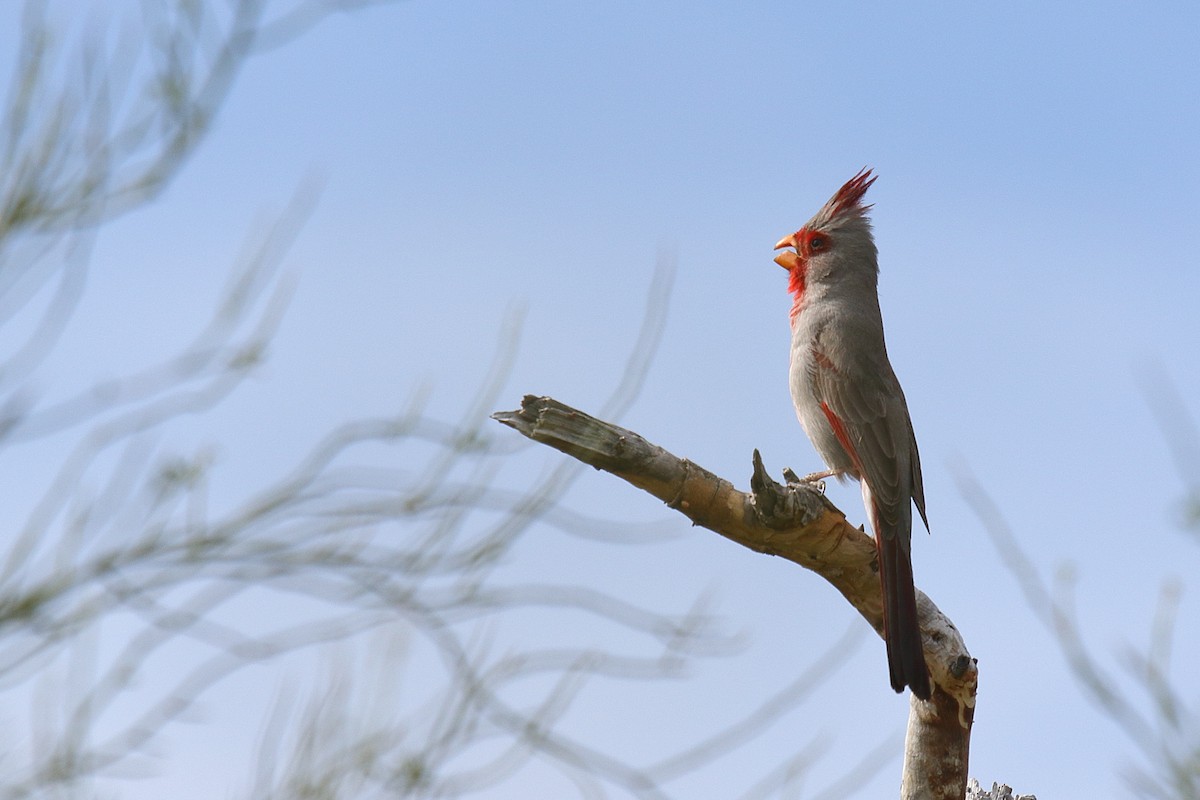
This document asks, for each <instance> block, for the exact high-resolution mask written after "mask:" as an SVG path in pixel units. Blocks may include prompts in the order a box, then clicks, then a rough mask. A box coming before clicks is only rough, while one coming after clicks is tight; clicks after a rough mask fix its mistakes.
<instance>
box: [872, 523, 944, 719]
mask: <svg viewBox="0 0 1200 800" xmlns="http://www.w3.org/2000/svg"><path fill="white" fill-rule="evenodd" d="M875 542H876V546H877V549H878V552H879V576H880V580H881V582H882V584H883V630H884V634H885V635H884V642H885V643H886V645H887V657H888V671H889V672H890V673H891V680H892V688H893V689H895V690H896V691H897V692H902V691H904V687H905V686H908V687H909V688H911V689H912V693H913V694H915V695H916V696H917V697H919V698H921V699H922V700H928V699H929V694H930V687H929V669H928V667H927V666H926V664H925V649H924V647H923V646H922V644H921V626H920V624H919V622H918V620H917V590H916V588H915V587H914V585H913V572H912V561H911V560H910V557H909V554H908V552H907V549H906V548H904V547H902V546H901V545H900V542H899V540H898V538H897V537H896V536H895V535H893V536H887V535H884V534H882V533H878V532H877V533H876V536H875Z"/></svg>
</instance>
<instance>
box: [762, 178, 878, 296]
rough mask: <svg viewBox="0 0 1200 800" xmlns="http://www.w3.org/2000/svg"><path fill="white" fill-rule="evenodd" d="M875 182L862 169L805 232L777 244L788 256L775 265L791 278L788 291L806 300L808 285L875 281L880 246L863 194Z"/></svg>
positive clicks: (818, 213)
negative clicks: (861, 278)
mask: <svg viewBox="0 0 1200 800" xmlns="http://www.w3.org/2000/svg"><path fill="white" fill-rule="evenodd" d="M874 182H875V177H874V176H873V175H872V174H871V170H870V169H863V170H862V171H861V172H859V173H858V174H857V175H855V176H854V177H853V178H851V179H850V180H849V181H847V182H846V184H845V185H844V186H842V188H840V189H838V190H837V192H836V193H835V194H834V195H833V197H831V198H829V202H827V203H826V204H825V205H824V206H822V207H821V210H820V211H818V212H817V213H816V214H815V215H813V218H812V219H810V220H809V221H808V222H806V223H805V224H804V226H803V227H802V228H800V230H798V231H796V232H795V233H793V234H790V235H788V236H785V237H783V238H782V239H780V240H779V241H778V242H776V244H775V249H776V250H784V248H791V249H788V250H784V252H782V253H780V254H779V255H777V256H775V263H776V264H778V265H779V266H781V267H783V268H784V269H786V270H787V271H788V273H789V281H788V289H789V290H790V291H791V292H792V294H793V295H795V297H796V301H797V303H799V302H800V301H801V299H802V298H803V296H804V292H805V290H806V288H807V287H808V285H809V284H812V283H823V284H832V283H836V282H838V281H839V280H844V279H847V278H851V277H852V276H853V277H858V276H859V275H862V276H864V277H869V278H870V279H871V281H872V282H873V281H874V278H875V275H876V274H877V272H878V261H877V256H876V250H875V241H874V239H873V238H872V236H871V222H870V220H869V219H868V218H867V211H869V210H870V208H871V206H870V205H866V204H864V203H863V195H865V194H866V193H867V189H869V188H870V187H871V184H873V183H874Z"/></svg>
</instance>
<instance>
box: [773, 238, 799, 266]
mask: <svg viewBox="0 0 1200 800" xmlns="http://www.w3.org/2000/svg"><path fill="white" fill-rule="evenodd" d="M785 247H792V248H796V249H799V246H798V245H797V244H796V234H794V233H791V234H788V235H787V236H785V237H783V238H782V239H780V240H779V241H778V242H776V243H775V249H776V250H782V249H783V248H785ZM799 262H800V256H799V255H797V254H796V252H795V250H788V251H787V252H785V253H780V254H779V255H777V256H775V263H776V264H778V265H779V266H781V267H783V268H784V269H786V270H790V269H793V268H794V267H795V266H796V265H797V264H798V263H799Z"/></svg>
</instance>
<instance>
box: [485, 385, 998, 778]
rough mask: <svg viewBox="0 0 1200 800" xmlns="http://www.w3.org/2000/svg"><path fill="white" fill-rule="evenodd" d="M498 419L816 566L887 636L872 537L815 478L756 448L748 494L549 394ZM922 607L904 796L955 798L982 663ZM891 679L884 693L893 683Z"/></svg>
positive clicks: (744, 541) (759, 547)
mask: <svg viewBox="0 0 1200 800" xmlns="http://www.w3.org/2000/svg"><path fill="white" fill-rule="evenodd" d="M492 417H493V418H494V419H496V420H497V421H499V422H501V423H503V424H505V425H508V426H509V427H511V428H514V429H516V430H517V431H519V432H521V433H522V434H524V435H525V436H527V437H529V438H530V439H533V440H534V441H535V442H541V443H542V444H546V445H549V446H550V447H553V448H555V449H557V450H561V451H562V452H564V453H566V454H567V455H570V456H572V457H574V458H577V459H578V460H580V461H582V462H584V463H585V464H590V465H591V466H593V467H596V468H597V469H602V470H604V471H606V472H610V473H612V474H613V475H616V476H617V477H619V478H622V479H623V480H625V481H628V482H629V483H631V484H633V485H634V486H636V487H638V488H639V489H642V490H644V491H646V492H649V493H650V494H652V495H654V496H655V497H657V498H659V499H660V500H662V501H663V502H664V503H666V504H667V505H668V506H670V507H671V508H673V509H675V510H677V511H679V512H680V513H682V514H683V515H685V516H686V517H687V518H688V519H690V520H692V522H694V523H696V524H697V525H701V526H703V527H705V528H708V529H709V530H712V531H715V532H716V533H719V534H721V535H722V536H724V537H726V538H727V539H731V540H733V541H735V542H737V543H738V544H740V545H742V546H744V547H748V548H750V549H751V550H754V551H756V552H759V553H767V554H769V555H775V556H780V557H781V558H786V559H788V560H789V561H793V562H795V563H797V564H799V565H801V566H803V567H806V568H807V569H810V570H812V571H814V572H816V573H817V574H819V575H820V576H821V577H823V578H825V580H827V581H829V583H831V584H833V586H834V587H835V588H836V589H837V590H838V591H839V592H841V593H842V596H843V597H845V598H846V599H847V600H848V601H849V602H850V605H852V606H853V607H854V608H855V609H856V610H857V611H858V613H859V614H861V615H862V616H863V617H864V618H865V619H866V620H867V622H868V623H870V625H871V627H873V628H874V629H875V631H876V633H879V634H880V635H882V630H883V597H882V594H881V591H880V586H879V573H878V565H877V562H876V555H875V541H874V539H872V538H871V537H870V536H867V535H866V534H865V533H863V532H862V531H861V530H859V529H858V528H856V527H854V526H853V525H851V524H850V523H849V522H847V521H846V517H845V515H844V514H842V512H841V511H839V510H838V509H837V508H836V507H834V505H833V504H832V503H830V502H829V501H828V500H826V499H825V496H824V495H823V494H821V493H820V492H819V491H818V490H817V489H816V488H815V487H814V486H812V485H811V484H806V483H800V482H793V481H789V482H788V483H787V484H786V485H781V484H779V483H777V482H775V481H774V480H772V479H771V478H770V477H769V476H768V475H767V473H766V470H765V469H764V468H763V464H762V459H761V458H760V457H759V455H758V452H757V451H755V453H754V459H753V460H754V470H753V474H752V476H751V479H750V485H751V492H750V493H745V492H740V491H738V490H737V489H736V488H734V486H733V484H731V483H730V482H729V481H726V480H723V479H722V478H719V477H717V476H716V475H714V474H713V473H711V472H709V471H708V470H706V469H704V468H702V467H700V466H697V465H696V464H693V463H692V462H690V461H688V460H686V459H682V458H679V457H678V456H675V455H672V454H671V453H669V452H667V451H666V450H664V449H663V448H661V447H659V446H657V445H655V444H652V443H650V442H648V441H646V440H645V439H644V438H642V437H641V436H639V435H638V434H636V433H633V432H632V431H628V430H625V429H624V428H619V427H617V426H616V425H611V424H609V423H607V422H603V421H601V420H598V419H595V418H594V417H590V416H588V415H587V414H585V413H583V412H582V411H578V410H576V409H574V408H571V407H570V406H567V405H564V404H562V403H559V402H558V401H557V400H554V399H553V398H550V397H534V396H532V395H527V396H526V397H525V398H524V400H523V401H522V403H521V408H520V410H518V411H502V412H497V413H495V414H493V415H492ZM917 613H918V616H919V618H920V621H921V631H922V638H923V640H924V647H925V660H926V663H928V665H929V671H930V677H931V679H932V682H933V684H934V693H933V697H931V698H930V700H929V701H928V702H922V701H920V700H918V699H916V698H915V697H912V698H911V704H910V709H909V721H908V735H907V737H906V740H905V758H904V775H903V779H902V782H901V793H900V797H901V798H902V800H927V799H931V798H938V799H939V800H940V798H956V800H957V799H958V798H962V797H963V796H964V795H965V793H966V785H967V760H968V759H967V757H968V752H969V745H970V738H971V723H972V719H973V717H974V711H975V688H976V683H977V680H978V670H977V668H976V664H975V660H974V659H973V658H971V655H970V653H969V652H967V648H966V645H965V644H964V643H963V640H962V637H961V636H960V635H959V633H958V630H957V629H956V628H955V627H954V624H953V623H952V622H950V620H949V619H948V618H947V617H946V616H945V615H944V614H942V612H941V611H940V610H939V609H938V607H937V606H936V605H934V603H933V601H932V600H930V599H929V598H928V597H927V596H926V595H925V594H924V593H923V592H920V591H918V592H917ZM885 677H886V676H883V675H881V678H880V682H879V686H880V689H881V690H883V689H885V688H886V687H887V681H886V680H885V679H884V678H885Z"/></svg>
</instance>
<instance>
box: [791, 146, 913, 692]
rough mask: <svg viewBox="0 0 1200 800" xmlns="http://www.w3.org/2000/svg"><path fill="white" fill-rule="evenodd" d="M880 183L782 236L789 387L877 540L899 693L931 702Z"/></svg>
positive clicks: (859, 184)
mask: <svg viewBox="0 0 1200 800" xmlns="http://www.w3.org/2000/svg"><path fill="white" fill-rule="evenodd" d="M874 182H875V178H874V177H872V176H871V171H870V170H869V169H864V170H863V171H861V172H860V173H858V174H857V175H855V176H854V177H853V178H852V179H850V180H849V181H848V182H847V183H846V185H845V186H843V187H842V188H841V189H839V190H838V191H837V193H836V194H835V195H834V196H833V197H832V198H830V200H829V202H828V203H826V204H825V205H824V206H823V207H822V208H821V210H820V211H818V212H817V213H816V215H815V216H814V217H813V218H812V219H810V220H809V221H808V222H807V223H805V225H804V227H802V228H801V229H800V230H798V231H796V232H795V233H793V234H791V235H790V236H785V237H784V238H783V239H781V240H780V241H779V243H778V244H776V245H775V249H776V250H779V249H782V248H792V249H791V250H786V251H785V252H783V253H780V254H779V255H778V256H776V258H775V262H776V263H777V264H779V265H780V266H781V267H783V268H785V269H786V270H787V271H788V290H789V291H790V292H791V293H792V297H793V303H792V310H791V322H792V352H791V373H790V383H791V390H792V402H793V403H794V404H795V406H796V416H798V417H799V418H800V424H801V425H803V426H804V431H805V433H807V434H808V438H809V439H810V440H812V443H813V446H814V447H815V448H816V449H817V453H819V454H820V456H821V458H822V460H824V462H825V465H826V466H827V467H828V470H827V471H826V472H823V473H819V474H817V475H815V476H812V477H814V478H816V477H829V476H836V477H838V478H843V479H844V478H854V479H855V480H858V481H859V483H860V484H861V487H862V496H863V505H864V506H865V507H866V510H867V518H868V520H869V521H870V524H871V528H872V530H873V531H874V533H875V547H876V551H877V553H878V559H879V578H880V582H881V584H882V588H883V629H884V630H883V634H884V636H883V638H884V642H885V643H886V645H887V656H888V670H889V672H890V673H891V683H892V688H893V689H895V690H896V691H897V692H902V691H904V687H905V686H909V687H910V688H911V689H912V692H913V694H914V695H916V696H917V697H919V698H921V699H922V700H927V699H929V691H930V686H929V671H928V669H927V667H926V665H925V653H924V649H923V647H922V645H921V629H920V626H919V624H918V622H917V603H916V589H915V588H914V586H913V573H912V553H911V551H912V544H911V543H912V506H913V505H914V504H915V505H916V507H917V511H919V512H920V514H921V519H922V521H923V522H924V523H925V528H926V530H928V529H929V521H928V519H927V518H926V517H925V492H924V489H923V488H922V485H921V460H920V457H919V456H918V455H917V440H916V437H915V436H914V435H913V429H912V421H911V420H910V419H909V416H908V405H907V404H906V403H905V402H904V392H903V391H902V390H901V388H900V382H899V381H898V380H896V374H895V373H894V372H893V371H892V365H891V364H890V363H889V362H888V357H887V347H886V346H885V345H884V341H883V317H882V316H881V315H880V312H879V292H878V288H877V284H878V277H879V262H878V251H877V250H876V248H875V240H874V238H873V237H872V235H871V222H870V220H869V219H868V217H867V211H868V210H869V209H870V206H869V205H864V204H863V195H864V194H866V191H867V189H868V188H870V186H871V184H872V183H874Z"/></svg>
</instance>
